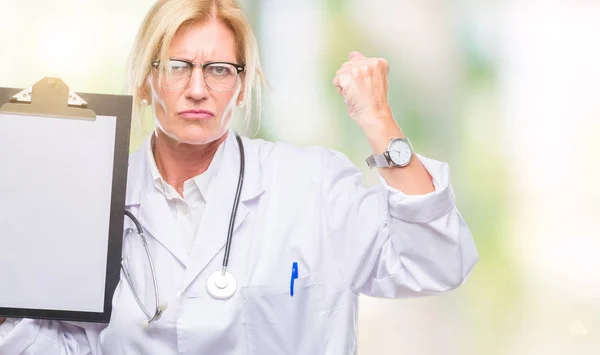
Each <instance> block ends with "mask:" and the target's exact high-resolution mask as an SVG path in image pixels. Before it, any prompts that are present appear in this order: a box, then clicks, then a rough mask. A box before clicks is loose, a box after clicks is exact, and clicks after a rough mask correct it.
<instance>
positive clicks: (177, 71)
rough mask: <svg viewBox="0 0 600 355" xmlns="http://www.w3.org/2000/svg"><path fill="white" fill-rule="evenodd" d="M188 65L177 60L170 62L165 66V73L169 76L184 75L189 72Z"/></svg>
mask: <svg viewBox="0 0 600 355" xmlns="http://www.w3.org/2000/svg"><path fill="white" fill-rule="evenodd" d="M189 67H190V66H189V64H188V63H186V62H182V61H179V60H170V61H169V63H168V64H167V72H168V73H169V74H171V75H184V74H187V73H188V72H189Z"/></svg>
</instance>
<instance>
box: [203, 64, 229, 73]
mask: <svg viewBox="0 0 600 355" xmlns="http://www.w3.org/2000/svg"><path fill="white" fill-rule="evenodd" d="M233 73H234V68H233V67H232V66H231V65H227V64H211V65H209V66H208V67H207V68H206V74H208V75H212V76H231V75H233Z"/></svg>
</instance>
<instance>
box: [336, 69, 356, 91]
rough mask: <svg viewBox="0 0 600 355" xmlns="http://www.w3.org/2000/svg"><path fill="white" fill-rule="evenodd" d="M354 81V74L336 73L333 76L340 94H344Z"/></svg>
mask: <svg viewBox="0 0 600 355" xmlns="http://www.w3.org/2000/svg"><path fill="white" fill-rule="evenodd" d="M351 83H352V74H349V73H342V74H340V75H336V76H335V78H333V85H335V86H336V87H337V88H339V90H338V92H339V93H340V94H344V91H345V90H346V89H347V88H348V86H350V84H351Z"/></svg>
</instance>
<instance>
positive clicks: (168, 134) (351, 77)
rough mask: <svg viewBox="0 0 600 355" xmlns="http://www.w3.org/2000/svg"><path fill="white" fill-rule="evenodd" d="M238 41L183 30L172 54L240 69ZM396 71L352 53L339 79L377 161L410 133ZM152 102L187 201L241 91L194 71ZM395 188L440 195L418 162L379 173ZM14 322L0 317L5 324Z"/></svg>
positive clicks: (207, 30) (159, 153) (166, 175)
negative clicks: (394, 92) (213, 85)
mask: <svg viewBox="0 0 600 355" xmlns="http://www.w3.org/2000/svg"><path fill="white" fill-rule="evenodd" d="M236 54H237V53H236V51H235V38H234V35H233V33H232V32H231V31H230V30H229V29H228V28H227V27H226V26H224V25H223V24H222V23H220V22H219V21H216V20H211V21H209V22H207V23H205V24H192V25H189V26H187V27H184V28H181V29H180V30H179V31H178V32H177V34H176V35H175V37H174V38H173V41H172V43H171V46H170V48H169V56H170V57H178V58H182V59H187V60H190V61H193V62H200V63H204V62H207V61H227V62H232V63H235V62H236V58H237V56H236ZM388 71H389V67H388V63H387V61H386V60H385V59H383V58H367V57H365V56H363V55H362V54H361V53H359V52H352V53H350V56H349V58H348V61H346V62H345V63H343V64H342V66H341V67H340V69H339V70H338V71H337V72H336V75H335V77H334V79H333V84H334V85H335V87H336V88H337V90H338V93H339V94H340V95H341V96H342V97H343V99H344V102H345V103H346V107H347V109H348V114H349V115H350V117H351V118H352V119H353V120H354V121H355V122H356V123H357V124H358V125H359V126H360V128H361V129H362V130H363V132H364V133H365V136H366V137H367V139H368V140H369V143H370V144H371V147H372V149H373V152H374V153H377V154H381V153H382V152H384V151H385V150H386V149H387V146H388V143H389V141H390V140H391V139H392V138H402V137H404V133H403V132H402V130H401V129H400V126H399V125H398V124H397V123H396V121H395V120H394V118H393V116H392V112H391V109H390V107H389V105H388V101H387V94H388V80H387V77H388ZM148 86H149V88H148V89H147V91H148V92H149V93H150V95H149V96H150V98H147V99H148V100H149V101H150V103H151V105H152V108H153V110H154V114H155V118H156V122H157V129H156V140H155V143H156V149H155V153H154V155H155V160H156V164H157V166H158V169H159V171H160V173H161V175H162V176H163V179H165V181H166V182H167V183H169V184H170V185H172V186H173V187H175V188H176V189H177V191H178V192H179V193H180V194H181V195H182V196H183V183H184V182H185V181H186V180H188V179H190V178H192V177H194V176H196V175H199V174H201V173H203V172H204V171H206V169H207V168H208V166H209V164H210V162H211V161H212V158H213V157H214V155H215V152H216V150H217V148H218V147H219V145H220V144H221V143H222V142H223V140H224V139H225V133H226V132H227V130H228V128H229V123H230V119H231V112H230V111H229V110H228V108H231V106H232V103H235V101H237V102H240V101H241V100H242V97H241V95H240V94H239V93H240V87H241V83H239V86H240V87H238V88H237V90H232V91H231V92H214V91H211V90H210V89H208V88H207V87H206V84H205V83H204V80H203V78H202V72H201V70H200V69H199V68H196V69H195V70H194V73H193V74H192V78H191V80H190V83H189V85H188V86H187V87H185V88H184V89H181V90H176V91H173V90H166V89H164V88H161V87H160V86H158V85H157V77H156V76H155V75H153V76H151V77H150V78H149V85H148ZM189 109H203V110H210V111H212V112H214V113H215V117H213V118H211V119H209V120H205V121H189V120H186V119H184V118H182V117H181V116H180V115H178V112H180V111H182V110H189ZM379 172H380V174H381V176H382V177H383V178H384V179H385V180H386V182H387V183H388V185H390V186H392V187H394V188H396V189H398V190H400V191H402V192H404V193H406V194H409V195H418V194H426V193H428V192H432V191H434V190H435V188H434V186H433V182H432V179H431V175H429V173H428V172H427V170H426V169H425V167H424V166H423V164H422V163H421V162H420V161H419V159H418V158H417V156H413V159H412V161H411V162H410V164H408V165H407V166H405V167H403V168H382V169H379ZM5 319H6V318H1V317H0V324H2V323H3V322H4V321H5Z"/></svg>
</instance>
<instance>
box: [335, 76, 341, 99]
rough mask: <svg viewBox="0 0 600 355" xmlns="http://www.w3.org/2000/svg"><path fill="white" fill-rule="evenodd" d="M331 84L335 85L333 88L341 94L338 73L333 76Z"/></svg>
mask: <svg viewBox="0 0 600 355" xmlns="http://www.w3.org/2000/svg"><path fill="white" fill-rule="evenodd" d="M333 86H335V89H336V90H337V92H338V94H340V95H341V94H342V90H343V89H342V86H341V85H340V77H339V76H338V75H336V76H335V78H333Z"/></svg>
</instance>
